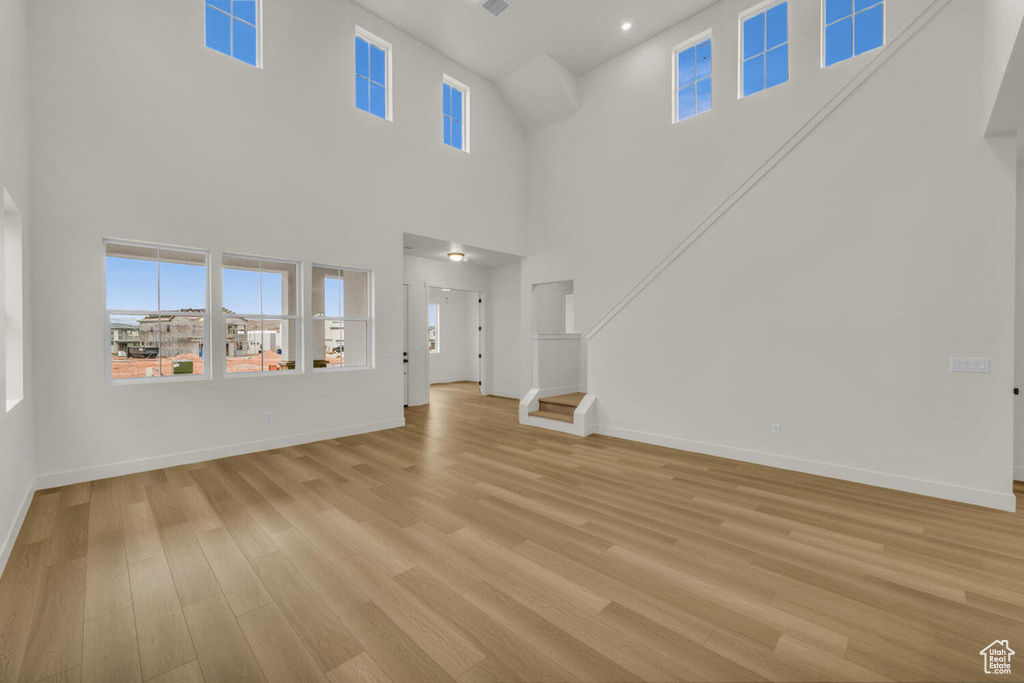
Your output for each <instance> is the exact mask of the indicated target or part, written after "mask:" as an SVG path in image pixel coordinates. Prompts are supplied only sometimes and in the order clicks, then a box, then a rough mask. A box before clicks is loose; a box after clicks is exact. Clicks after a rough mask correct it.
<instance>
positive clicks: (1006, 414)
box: [524, 0, 1015, 507]
mask: <svg viewBox="0 0 1024 683" xmlns="http://www.w3.org/2000/svg"><path fill="white" fill-rule="evenodd" d="M747 4H748V3H747V2H745V1H744V0H737V1H733V0H724V1H723V2H720V3H718V4H717V5H715V6H713V7H711V8H709V9H708V10H707V11H705V12H703V13H701V14H700V15H698V16H697V17H695V18H693V19H691V20H689V21H687V22H684V23H682V24H680V25H679V26H677V27H675V28H673V29H671V30H670V31H668V32H666V33H664V34H662V35H661V36H658V37H656V38H654V39H652V40H651V41H649V42H648V43H645V44H644V45H642V46H640V47H638V48H637V49H635V50H633V51H631V52H629V53H627V54H625V55H623V56H622V57H621V58H618V59H616V60H613V61H612V62H610V63H608V64H606V65H604V66H602V67H599V68H597V69H595V70H594V71H592V72H590V73H589V74H587V75H586V76H584V77H583V78H582V79H581V84H580V87H581V106H580V111H579V113H578V114H576V116H574V117H572V118H570V119H568V120H566V121H564V122H560V123H558V124H555V125H553V126H550V127H549V128H547V129H545V130H544V131H542V132H541V133H539V134H538V135H536V136H535V137H533V138H532V139H531V143H530V153H529V157H530V159H529V165H528V173H529V178H530V181H529V182H530V196H531V206H530V220H529V231H530V233H529V236H528V249H529V251H528V253H529V254H531V257H530V258H529V259H528V260H527V262H526V264H525V267H524V287H526V286H528V283H530V282H545V281H553V280H569V279H571V280H573V281H574V285H575V286H574V289H575V309H576V311H575V312H576V318H577V321H578V324H579V328H580V329H581V330H587V329H588V328H589V327H590V326H591V325H592V324H593V323H594V322H595V321H597V320H598V319H599V318H600V317H601V316H603V315H604V314H605V313H606V312H607V311H609V310H610V309H612V307H613V306H614V305H615V303H616V302H617V301H619V299H620V298H621V297H622V296H623V295H624V294H626V293H627V292H628V291H629V290H630V288H631V287H632V286H633V285H634V284H635V283H636V282H638V281H639V280H640V279H641V278H642V277H643V276H644V275H645V274H647V273H648V272H650V271H651V269H653V268H654V267H655V266H656V265H657V264H658V262H659V261H660V260H661V259H662V258H664V257H665V256H666V254H668V253H669V252H670V251H671V250H672V248H673V247H675V246H676V245H677V244H678V243H679V242H680V241H681V240H682V239H683V238H684V237H685V235H686V234H687V233H689V232H690V231H691V230H693V229H694V228H695V227H696V226H697V225H698V224H700V222H701V221H702V220H703V219H704V218H705V217H706V216H708V215H709V214H710V213H711V212H712V210H713V209H714V208H715V207H716V206H718V205H719V204H721V203H722V202H723V200H724V199H725V198H726V197H727V196H728V195H729V194H730V193H731V192H732V191H733V190H735V189H736V188H738V187H739V186H740V185H741V183H742V182H743V181H744V179H746V178H747V177H749V176H750V175H751V174H752V173H753V172H754V171H755V169H757V168H758V167H759V166H761V165H762V164H764V163H765V162H766V160H768V159H769V158H770V157H771V155H772V154H773V153H774V152H775V151H776V150H778V149H780V148H781V147H782V146H783V145H784V143H785V142H786V141H787V140H789V139H790V138H791V137H792V136H793V135H794V134H795V133H796V132H797V131H798V129H799V128H800V126H801V125H802V124H803V123H804V122H805V121H808V120H809V119H810V118H811V117H812V115H814V114H815V113H816V112H819V111H821V110H822V109H823V108H824V107H825V106H826V105H827V103H828V102H829V100H830V99H831V98H832V97H834V96H835V95H836V93H838V92H839V91H840V90H841V89H842V88H843V86H844V85H846V84H847V83H848V82H849V81H851V79H853V78H854V77H855V76H856V74H857V73H858V72H859V71H860V70H861V69H862V68H863V67H865V65H866V64H867V63H868V62H870V61H871V60H872V59H873V58H874V57H875V56H877V55H878V53H874V54H869V55H863V56H860V57H858V58H855V59H854V60H851V61H848V62H845V63H842V64H840V65H836V66H834V67H831V68H829V69H821V68H820V62H819V60H820V55H819V36H820V22H821V14H820V11H821V10H820V4H819V3H811V2H807V3H790V9H791V13H792V16H791V34H790V35H791V45H792V48H791V68H790V81H789V82H788V83H787V84H785V85H783V86H779V87H777V88H773V89H771V90H768V91H766V92H763V93H760V94H758V95H755V96H753V97H750V98H747V99H743V100H737V98H736V71H737V64H736V62H737V51H738V46H737V30H736V20H737V14H738V13H739V12H740V11H741V10H743V9H744V8H745V7H746V6H747ZM930 4H931V3H930V2H927V1H925V0H906V1H901V2H888V3H886V5H887V13H888V29H887V34H888V37H889V40H890V42H892V41H894V40H895V38H896V37H897V36H899V35H900V33H901V32H902V31H903V30H904V28H905V27H907V26H908V25H910V24H911V22H912V21H913V20H914V18H915V17H917V16H918V14H919V13H921V12H922V11H924V10H925V9H926V8H927V7H928V6H930ZM708 28H711V29H713V31H714V61H715V83H714V98H715V108H714V110H713V111H712V112H710V113H708V114H705V115H702V116H699V117H697V118H695V119H692V120H689V121H685V122H682V123H679V124H676V125H673V124H671V123H670V117H671V110H670V106H669V103H670V83H671V59H670V55H671V50H672V47H673V46H674V45H677V44H678V43H680V42H682V41H684V40H686V39H688V38H689V37H691V36H693V35H696V34H698V33H700V32H701V31H704V30H706V29H708ZM983 35H984V25H983V11H982V6H981V3H975V2H972V1H971V0H953V2H952V3H951V4H949V5H948V6H947V7H946V8H945V9H944V10H942V11H941V12H940V13H939V14H938V15H937V16H936V17H935V18H934V19H933V20H932V21H931V22H930V23H928V24H927V25H926V26H925V27H924V28H923V30H921V31H920V32H919V33H917V34H916V35H914V36H913V37H912V38H910V39H909V41H908V42H907V43H906V44H905V45H904V46H903V47H902V48H901V49H900V50H898V51H896V52H895V54H892V51H891V50H890V51H889V53H887V54H892V56H891V59H889V60H888V61H886V62H885V63H884V64H883V65H882V66H881V67H880V69H879V70H878V71H876V72H875V73H874V74H873V75H871V76H870V77H869V78H868V80H867V81H866V82H864V83H863V85H861V86H860V87H859V88H858V89H857V90H855V91H854V92H853V94H852V96H850V97H849V98H848V99H847V100H845V101H844V102H843V103H842V104H841V105H839V107H838V108H837V109H836V110H835V111H834V112H833V113H832V114H831V115H830V116H829V117H828V118H826V119H825V120H824V122H823V123H822V124H821V125H820V126H818V127H817V128H816V129H814V130H813V132H811V133H810V134H809V135H808V136H807V137H806V139H804V140H803V142H802V143H801V144H800V145H799V146H798V147H796V149H795V150H794V151H792V152H791V153H790V154H789V155H788V156H786V157H785V158H784V159H783V160H782V161H781V162H780V163H779V164H778V165H777V166H775V167H774V168H772V170H771V171H769V173H768V175H767V176H765V177H764V178H763V179H762V180H761V181H760V182H759V183H758V184H757V185H755V186H754V187H753V189H752V190H750V192H749V193H748V194H746V195H745V196H744V197H743V198H742V199H741V200H740V201H739V202H738V203H737V204H735V205H734V206H733V207H732V208H731V210H729V211H728V212H727V213H726V214H725V215H724V217H723V218H722V219H721V220H719V221H718V223H717V224H715V226H714V227H713V228H712V229H711V230H710V231H709V232H707V233H706V234H704V236H703V237H701V238H700V239H699V240H698V241H697V242H696V243H695V244H694V245H693V246H692V248H690V249H689V250H688V251H686V252H684V253H683V255H682V256H681V257H680V258H679V259H678V260H677V261H675V262H674V263H673V264H672V265H671V266H669V267H668V269H667V270H665V271H664V272H662V273H661V275H660V276H659V277H658V278H656V279H655V280H654V281H653V282H652V283H651V284H650V285H649V286H648V287H647V288H646V289H644V290H643V291H642V292H641V293H640V295H639V296H638V297H637V298H635V299H633V300H632V302H631V303H630V304H629V305H628V306H626V308H625V309H623V311H622V312H621V313H620V314H618V316H617V317H615V318H613V319H612V320H611V322H610V323H609V324H608V325H607V326H606V327H604V328H602V329H601V330H600V331H599V332H597V334H596V336H594V337H593V338H592V339H590V341H589V344H588V349H587V352H588V367H589V390H590V392H592V393H593V394H595V395H596V396H597V398H598V402H597V406H598V408H599V418H600V421H601V424H602V425H603V427H602V430H603V431H605V432H606V433H612V434H618V435H620V436H626V437H629V438H636V439H640V440H647V441H654V442H657V443H664V444H667V445H672V446H676V447H681V448H688V449H691V450H697V451H702V452H706V453H712V454H718V455H723V456H726V457H733V458H738V459H743V460H751V461H757V462H765V463H768V464H772V465H777V466H781V467H788V468H792V469H797V470H804V471H812V472H818V473H821V474H827V475H829V476H836V477H841V478H846V479H851V480H858V481H866V482H869V483H874V484H879V485H883V486H890V487H894V488H901V489H906V490H913V491H919V492H923V493H928V494H930V495H939V496H945V497H949V498H955V499H960V500H967V501H971V502H976V503H981V504H986V505H992V506H996V507H1011V506H1012V505H1013V503H1014V499H1013V496H1012V494H1011V493H1010V490H1011V466H1012V455H1011V453H1012V434H1013V426H1012V418H1013V415H1012V411H1013V408H1012V403H1011V401H1012V396H1011V393H1010V391H1009V389H1010V388H1011V387H1012V381H1013V362H1014V356H1013V344H1012V339H1013V322H1012V321H1013V307H1014V303H1013V293H1014V264H1013V253H1014V222H1015V219H1014V194H1015V190H1014V182H1015V181H1014V176H1015V162H1014V148H1013V144H1014V143H1013V142H1012V141H1009V140H985V139H983V138H982V137H981V133H980V131H981V130H982V129H983V126H982V116H983V115H982V111H981V110H982V106H981V102H982V93H981V89H982V85H981V83H982V79H981V77H980V74H981V71H982V63H981V61H982V58H981V52H982V51H981V45H982V41H983ZM950 45H957V46H958V47H957V49H956V50H950V49H949V46H950ZM950 93H956V96H955V97H951V96H950ZM595 141H600V144H596V143H595ZM623 349H629V350H630V356H631V357H632V358H634V359H636V360H635V362H631V363H628V364H627V363H622V362H620V359H621V354H622V350H623ZM950 356H982V357H988V358H991V360H992V372H991V373H989V374H985V375H980V374H959V373H958V374H951V373H950V372H949V357H950ZM773 422H778V423H781V424H782V436H780V437H772V436H769V426H770V423H773Z"/></svg>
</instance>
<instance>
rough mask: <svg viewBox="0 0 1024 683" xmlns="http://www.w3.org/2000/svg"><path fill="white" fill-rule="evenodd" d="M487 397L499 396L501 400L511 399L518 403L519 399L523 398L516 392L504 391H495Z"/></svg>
mask: <svg viewBox="0 0 1024 683" xmlns="http://www.w3.org/2000/svg"><path fill="white" fill-rule="evenodd" d="M487 395H488V396H497V397H499V398H511V399H515V400H516V401H518V400H519V399H521V398H522V396H520V395H519V394H517V393H515V392H514V391H506V390H504V389H495V390H494V391H491V392H488V394H487Z"/></svg>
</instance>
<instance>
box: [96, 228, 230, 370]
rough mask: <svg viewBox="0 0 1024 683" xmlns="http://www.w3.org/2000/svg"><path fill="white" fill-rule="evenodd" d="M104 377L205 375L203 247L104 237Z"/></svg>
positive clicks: (205, 257) (206, 338)
mask: <svg viewBox="0 0 1024 683" xmlns="http://www.w3.org/2000/svg"><path fill="white" fill-rule="evenodd" d="M105 250H106V299H107V311H106V326H107V338H109V340H110V347H109V349H106V350H105V353H104V355H105V357H106V360H107V363H108V366H107V367H108V370H107V377H108V378H109V379H110V380H112V381H124V380H143V381H145V380H146V379H147V378H161V377H164V378H169V377H182V378H183V377H195V376H204V375H205V376H208V375H209V368H208V367H207V363H206V360H207V349H208V342H209V338H210V334H209V318H208V317H207V315H206V311H207V306H208V287H207V280H208V277H207V264H208V261H209V256H208V254H207V252H205V251H200V250H198V249H182V248H178V247H160V246H150V245H140V244H129V243H123V242H113V241H107V242H106V243H105Z"/></svg>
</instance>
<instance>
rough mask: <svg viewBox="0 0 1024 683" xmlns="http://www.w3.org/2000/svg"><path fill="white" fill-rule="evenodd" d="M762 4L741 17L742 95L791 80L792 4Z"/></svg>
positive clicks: (751, 93) (745, 95)
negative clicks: (790, 30)
mask: <svg viewBox="0 0 1024 683" xmlns="http://www.w3.org/2000/svg"><path fill="white" fill-rule="evenodd" d="M762 7H765V6H764V5H761V6H758V7H757V8H755V9H754V10H753V13H751V14H747V15H745V16H743V17H742V19H741V30H740V33H741V37H742V44H743V47H742V55H743V64H742V66H741V67H740V68H741V71H740V81H741V84H740V94H741V96H742V97H747V96H748V95H753V94H754V93H758V92H761V91H762V90H767V89H768V88H771V87H773V86H776V85H779V84H780V83H785V82H786V81H788V80H789V3H787V2H780V3H777V4H774V5H771V6H768V7H767V8H765V9H762Z"/></svg>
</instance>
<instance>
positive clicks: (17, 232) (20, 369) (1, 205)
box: [0, 187, 26, 413]
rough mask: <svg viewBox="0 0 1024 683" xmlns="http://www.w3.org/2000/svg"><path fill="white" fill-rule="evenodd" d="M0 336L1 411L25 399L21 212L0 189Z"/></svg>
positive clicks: (2, 189) (10, 409) (8, 195)
mask: <svg viewBox="0 0 1024 683" xmlns="http://www.w3.org/2000/svg"><path fill="white" fill-rule="evenodd" d="M0 263H2V264H3V270H2V272H0V293H2V296H0V311H2V316H3V317H2V318H0V334H2V335H3V337H2V339H3V346H2V349H0V350H2V354H0V355H2V356H3V358H2V362H3V367H4V399H5V406H6V410H5V412H7V413H9V412H11V411H12V410H14V408H15V407H17V405H18V404H19V403H21V402H23V401H24V400H25V369H26V367H25V366H26V363H25V358H26V355H25V230H24V224H23V223H22V215H21V211H19V210H18V206H17V205H16V204H15V203H14V199H12V198H11V195H10V194H9V193H8V192H7V188H5V187H0Z"/></svg>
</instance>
